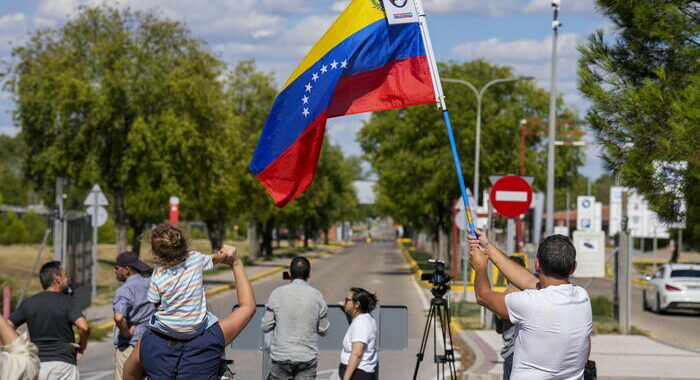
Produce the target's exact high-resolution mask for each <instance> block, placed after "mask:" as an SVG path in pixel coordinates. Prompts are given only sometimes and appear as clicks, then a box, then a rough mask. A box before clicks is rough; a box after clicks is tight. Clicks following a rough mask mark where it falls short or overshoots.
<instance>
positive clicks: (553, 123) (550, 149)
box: [545, 0, 561, 236]
mask: <svg viewBox="0 0 700 380" xmlns="http://www.w3.org/2000/svg"><path fill="white" fill-rule="evenodd" d="M559 5H560V0H552V8H554V20H553V21H552V32H553V33H552V64H551V69H552V73H551V83H550V94H549V142H548V144H547V224H546V227H545V231H546V233H547V236H549V235H552V234H553V233H554V140H555V134H556V129H557V120H556V117H557V36H558V32H559V27H560V26H561V23H560V22H559Z"/></svg>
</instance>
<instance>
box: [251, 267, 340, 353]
mask: <svg viewBox="0 0 700 380" xmlns="http://www.w3.org/2000/svg"><path fill="white" fill-rule="evenodd" d="M327 312H328V306H327V305H326V301H324V300H323V295H322V294H321V292H319V291H318V290H316V289H315V288H313V287H311V286H310V285H309V284H307V283H306V281H304V280H300V279H296V280H294V281H292V282H291V283H290V284H288V285H284V286H280V287H279V288H277V289H275V290H273V291H272V294H270V299H269V300H268V301H267V305H265V315H264V316H263V319H262V330H263V331H264V332H268V331H272V330H274V334H273V337H272V345H271V347H270V357H271V358H272V360H274V361H278V362H280V361H292V362H308V361H310V360H313V359H316V357H317V356H318V336H319V335H321V336H323V335H326V332H328V328H329V327H330V323H329V322H328V316H327Z"/></svg>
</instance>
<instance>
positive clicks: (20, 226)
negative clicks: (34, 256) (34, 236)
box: [0, 211, 29, 244]
mask: <svg viewBox="0 0 700 380" xmlns="http://www.w3.org/2000/svg"><path fill="white" fill-rule="evenodd" d="M28 240H29V231H27V226H25V225H24V223H22V220H20V219H19V218H18V217H17V215H15V213H14V212H11V211H10V212H8V213H5V214H1V215H0V244H14V243H27V242H28Z"/></svg>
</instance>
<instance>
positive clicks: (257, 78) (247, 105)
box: [225, 61, 279, 256]
mask: <svg viewBox="0 0 700 380" xmlns="http://www.w3.org/2000/svg"><path fill="white" fill-rule="evenodd" d="M225 87H226V93H225V104H226V109H227V110H229V112H231V114H233V115H235V116H236V117H237V121H234V123H233V124H234V125H235V128H236V130H237V131H238V143H236V144H235V145H232V146H233V147H235V154H236V156H235V157H237V159H236V160H232V163H233V165H234V168H233V169H232V171H231V172H230V173H231V174H232V178H235V179H236V181H237V189H238V191H237V194H234V195H233V196H232V197H231V198H230V199H231V201H232V202H233V206H234V207H235V208H236V209H237V210H240V212H239V217H240V218H242V220H241V222H247V223H248V224H249V225H250V227H252V231H251V233H252V235H253V236H254V239H253V243H258V235H259V232H260V231H263V232H264V231H267V233H263V234H261V236H262V238H263V241H262V247H255V246H252V247H251V254H252V255H253V256H257V254H258V253H259V251H264V252H266V253H267V254H272V230H273V228H274V221H275V218H274V216H275V215H276V213H278V212H279V211H278V210H277V209H276V207H275V205H274V203H272V201H271V200H270V197H269V195H267V193H266V192H265V188H264V187H263V185H262V184H261V183H260V182H259V181H258V180H257V178H255V176H253V175H251V174H250V172H249V171H248V165H249V163H250V158H251V157H253V152H254V150H255V146H256V144H257V142H258V138H259V137H260V133H261V132H262V129H263V126H264V125H265V120H266V119H267V115H268V113H269V112H270V108H272V103H273V102H274V100H275V96H277V89H276V87H275V84H274V78H273V76H272V74H271V73H263V72H260V71H258V70H257V68H256V67H255V63H254V62H253V61H241V62H239V63H238V64H237V65H236V66H235V67H234V69H233V70H232V71H231V72H230V73H229V74H228V76H227V78H226V81H225ZM229 125H230V124H229Z"/></svg>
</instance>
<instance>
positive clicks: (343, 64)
mask: <svg viewBox="0 0 700 380" xmlns="http://www.w3.org/2000/svg"><path fill="white" fill-rule="evenodd" d="M340 67H341V68H343V69H344V68H346V67H348V60H347V59H346V60H344V61H343V62H340Z"/></svg>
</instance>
